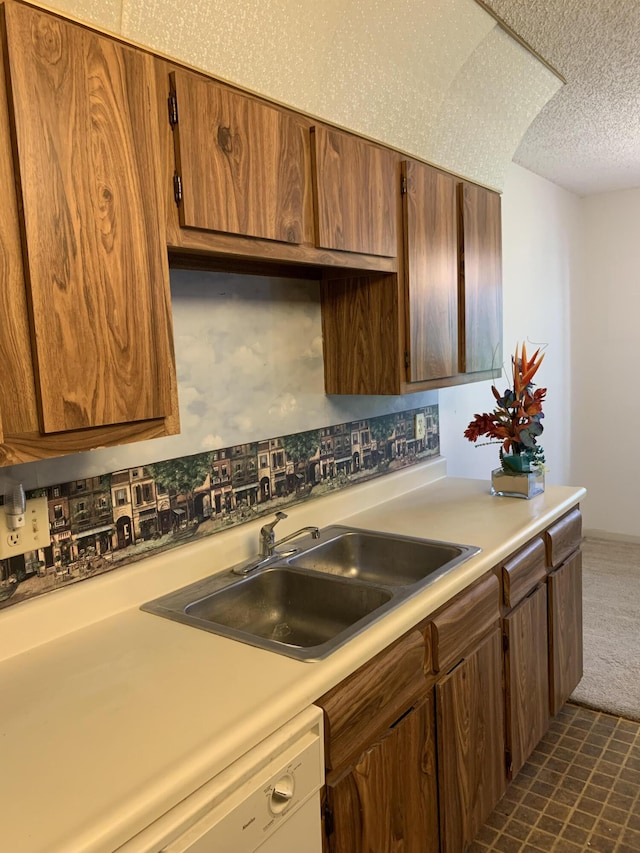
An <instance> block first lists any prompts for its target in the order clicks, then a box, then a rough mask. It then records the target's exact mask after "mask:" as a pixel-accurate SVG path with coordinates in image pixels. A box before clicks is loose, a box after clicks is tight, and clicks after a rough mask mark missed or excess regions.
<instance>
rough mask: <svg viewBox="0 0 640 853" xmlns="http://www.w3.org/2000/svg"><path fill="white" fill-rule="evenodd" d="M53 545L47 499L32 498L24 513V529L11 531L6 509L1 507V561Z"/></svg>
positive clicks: (19, 528)
mask: <svg viewBox="0 0 640 853" xmlns="http://www.w3.org/2000/svg"><path fill="white" fill-rule="evenodd" d="M50 544H51V537H50V535H49V508H48V505H47V499H46V497H44V498H31V499H30V500H28V501H27V508H26V509H25V512H24V527H18V529H17V530H11V529H10V528H9V527H8V526H7V516H6V514H5V508H4V507H3V506H0V560H6V559H7V558H8V557H16V556H17V555H18V554H26V552H27V551H35V550H36V549H38V548H46V547H47V545H50Z"/></svg>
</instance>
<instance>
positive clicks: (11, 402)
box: [0, 42, 38, 442]
mask: <svg viewBox="0 0 640 853" xmlns="http://www.w3.org/2000/svg"><path fill="white" fill-rule="evenodd" d="M0 182H1V183H2V186H3V187H4V198H3V203H2V204H1V205H0V282H1V286H0V364H2V380H1V381H0V442H1V441H2V434H3V423H4V432H6V433H7V434H8V433H11V432H22V431H30V430H36V429H37V428H38V410H37V406H36V395H35V384H34V378H33V364H32V361H31V338H30V334H29V317H28V313H27V294H26V289H25V281H24V268H23V265H22V245H21V243H20V228H19V225H18V206H17V201H16V195H15V188H14V187H15V174H14V170H13V154H12V150H11V135H10V130H9V112H8V105H7V97H6V81H5V71H4V46H3V44H2V43H1V42H0Z"/></svg>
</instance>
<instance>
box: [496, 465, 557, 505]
mask: <svg viewBox="0 0 640 853" xmlns="http://www.w3.org/2000/svg"><path fill="white" fill-rule="evenodd" d="M542 492H544V471H541V470H540V469H539V468H534V469H533V470H532V471H505V470H504V468H494V470H493V471H492V472H491V494H492V495H498V496H499V497H505V498H526V499H527V500H529V499H530V498H534V497H535V496H536V495H539V494H541V493H542Z"/></svg>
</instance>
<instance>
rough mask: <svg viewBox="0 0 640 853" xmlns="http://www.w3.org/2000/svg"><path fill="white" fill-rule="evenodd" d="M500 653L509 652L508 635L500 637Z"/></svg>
mask: <svg viewBox="0 0 640 853" xmlns="http://www.w3.org/2000/svg"><path fill="white" fill-rule="evenodd" d="M502 651H503V652H508V651H509V635H508V634H503V635H502Z"/></svg>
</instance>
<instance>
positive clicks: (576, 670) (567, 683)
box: [547, 551, 582, 715]
mask: <svg viewBox="0 0 640 853" xmlns="http://www.w3.org/2000/svg"><path fill="white" fill-rule="evenodd" d="M547 584H548V588H549V676H550V689H549V693H550V702H551V713H552V714H554V715H555V714H557V713H558V711H559V710H560V708H562V706H563V705H564V703H565V702H566V701H567V699H568V698H569V696H570V695H571V693H572V691H573V689H574V688H575V687H576V686H577V684H578V683H579V681H580V679H581V678H582V554H581V553H580V552H579V551H578V553H576V554H574V556H573V557H571V558H570V559H569V560H567V562H566V563H564V565H562V566H561V567H560V568H559V569H557V570H556V571H555V572H553V573H552V574H550V575H549V577H548V579H547Z"/></svg>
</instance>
